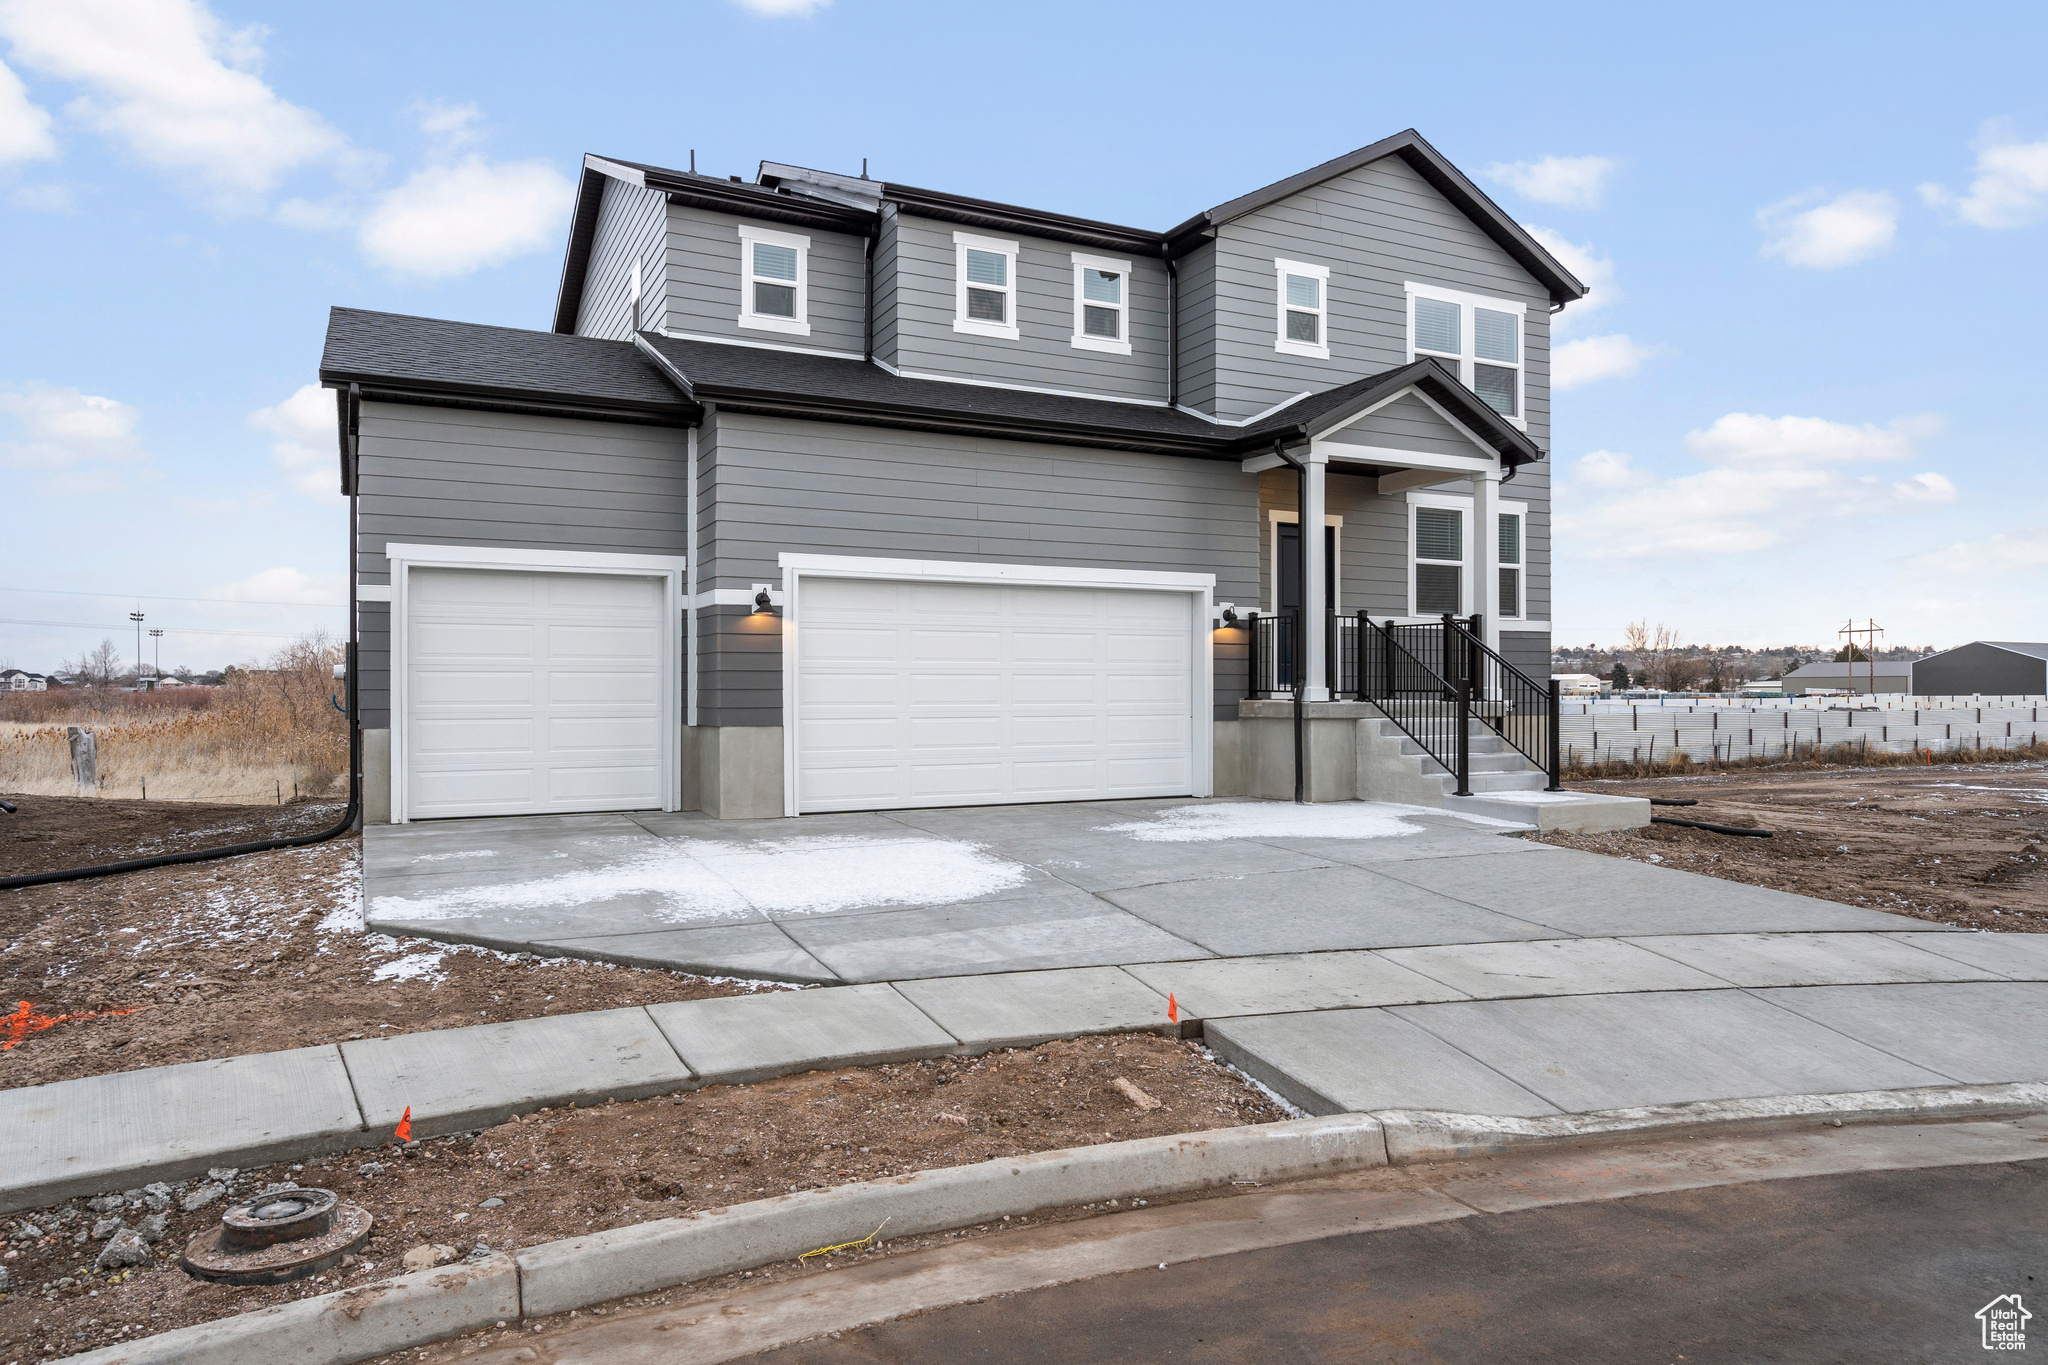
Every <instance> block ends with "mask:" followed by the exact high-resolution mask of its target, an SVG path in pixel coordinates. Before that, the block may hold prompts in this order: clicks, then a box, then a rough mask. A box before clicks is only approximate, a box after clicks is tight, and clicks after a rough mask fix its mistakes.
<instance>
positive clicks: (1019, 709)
mask: <svg viewBox="0 0 2048 1365" xmlns="http://www.w3.org/2000/svg"><path fill="white" fill-rule="evenodd" d="M801 593H802V596H801V602H800V609H799V612H798V621H797V663H796V668H797V715H798V727H797V740H796V742H797V746H798V751H797V758H796V763H797V774H796V789H797V804H798V808H799V809H800V810H859V809H876V808H888V807H891V806H916V805H926V806H930V805H946V804H970V803H993V802H1003V801H1058V800H1077V799H1089V798H1095V797H1104V796H1121V795H1135V794H1141V792H1142V794H1145V795H1162V796H1170V795H1178V794H1183V793H1186V792H1188V791H1190V790H1191V789H1192V774H1193V771H1194V755H1193V748H1192V746H1193V744H1194V742H1195V738H1196V735H1197V731H1198V727H1197V726H1196V725H1195V723H1194V717H1193V715H1192V706H1193V698H1194V696H1195V689H1194V682H1193V678H1192V672H1191V670H1192V667H1193V663H1192V659H1191V650H1190V649H1189V643H1190V635H1189V631H1190V628H1191V626H1192V622H1193V611H1192V608H1191V607H1190V606H1189V603H1188V599H1187V597H1186V596H1185V595H1184V594H1172V593H1141V592H1132V591H1125V590H1109V589H1093V588H1045V587H1008V586H999V587H990V586H985V585H961V584H944V583H926V582H906V583H902V584H897V585H890V584H884V583H875V582H860V583H848V582H846V581H842V580H832V579H810V578H807V579H805V580H804V584H803V587H802V589H801ZM856 613H857V614H858V615H859V616H860V620H859V622H858V623H857V624H856V623H855V622H854V621H852V620H850V619H849V618H850V617H851V616H853V615H854V614H856ZM1120 636H1124V637H1129V638H1119V637H1120ZM854 637H859V638H861V639H862V640H863V642H864V643H863V645H862V649H863V651H864V652H863V654H862V655H861V656H860V658H859V660H858V662H862V663H869V662H871V663H873V664H874V665H875V666H874V667H872V668H862V667H849V666H848V664H849V663H850V662H854V661H852V660H848V659H846V658H845V657H843V656H844V654H845V653H846V652H847V644H846V641H847V640H848V639H849V638H854ZM1203 738H1204V739H1206V733H1205V732H1204V733H1203ZM1119 758H1125V759H1130V760H1133V761H1134V762H1135V765H1136V766H1130V765H1126V766H1125V767H1124V768H1122V769H1117V768H1115V767H1113V766H1112V765H1113V763H1114V762H1115V761H1116V760H1117V759H1119Z"/></svg>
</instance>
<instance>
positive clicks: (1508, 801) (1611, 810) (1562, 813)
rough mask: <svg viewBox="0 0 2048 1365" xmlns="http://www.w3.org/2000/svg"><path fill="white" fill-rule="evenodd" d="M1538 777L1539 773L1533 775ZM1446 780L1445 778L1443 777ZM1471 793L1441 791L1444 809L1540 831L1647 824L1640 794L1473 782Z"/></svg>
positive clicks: (1581, 831) (1588, 830)
mask: <svg viewBox="0 0 2048 1365" xmlns="http://www.w3.org/2000/svg"><path fill="white" fill-rule="evenodd" d="M1532 775H1533V776H1536V777H1538V778H1539V779H1540V778H1541V776H1542V774H1540V773H1538V774H1532ZM1446 781H1447V782H1448V779H1446ZM1473 786H1474V790H1473V794H1472V795H1470V796H1452V795H1451V794H1450V793H1449V792H1448V791H1446V792H1445V794H1444V807H1443V808H1444V809H1445V810H1447V811H1455V812H1457V813H1458V814H1460V815H1478V816H1483V817H1485V818H1486V819H1489V820H1509V821H1513V822H1514V823H1516V824H1519V825H1523V826H1526V827H1527V828H1529V829H1533V830H1537V831H1539V832H1542V833H1549V832H1551V831H1554V830H1561V831H1567V832H1570V833H1574V834H1602V833H1606V832H1607V831H1609V830H1617V829H1641V828H1642V827H1643V826H1645V825H1647V824H1649V823H1650V803H1649V802H1648V801H1647V800H1645V799H1644V798H1642V797H1640V796H1606V795H1601V794H1597V793H1593V792H1547V791H1544V790H1543V789H1542V785H1541V783H1540V781H1539V783H1538V785H1537V786H1535V787H1532V788H1529V789H1527V790H1526V791H1523V792H1501V791H1494V792H1484V791H1481V790H1479V788H1478V784H1477V782H1476V781H1475V782H1474V784H1473Z"/></svg>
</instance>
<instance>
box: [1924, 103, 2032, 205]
mask: <svg viewBox="0 0 2048 1365" xmlns="http://www.w3.org/2000/svg"><path fill="white" fill-rule="evenodd" d="M1975 145H1976V149H1977V166H1976V170H1977V178H1976V179H1975V180H1972V181H1971V182H1970V188H1969V191H1968V193H1966V194H1964V195H1962V196H1960V197H1958V196H1957V195H1955V194H1954V193H1952V192H1951V191H1950V190H1949V189H1948V188H1947V187H1946V186H1944V185H1922V186H1921V187H1920V198H1921V201H1922V202H1923V203H1925V204H1926V205H1927V206H1928V207H1929V208H1934V209H1941V210H1943V211H1945V212H1947V213H1948V214H1949V215H1950V216H1951V217H1953V218H1956V219H1958V220H1960V221H1962V222H1965V223H1974V224H1975V225H1976V226H1978V227H1986V228H2016V227H2026V226H2027V225H2028V224H2030V223H2034V222H2038V221H2039V220H2040V219H2041V218H2042V216H2043V215H2044V213H2048V138H2043V139H2042V140H2041V141H2039V142H2022V141H2020V140H2019V136H2018V134H2016V133H2015V132H2014V131H2013V128H2012V125H2011V123H2009V122H2008V121H2006V120H2004V119H1993V120H1992V121H1991V122H1989V123H1986V124H1985V125H1984V128H1983V131H1982V132H1981V133H1979V134H1978V137H1977V141H1976V144H1975Z"/></svg>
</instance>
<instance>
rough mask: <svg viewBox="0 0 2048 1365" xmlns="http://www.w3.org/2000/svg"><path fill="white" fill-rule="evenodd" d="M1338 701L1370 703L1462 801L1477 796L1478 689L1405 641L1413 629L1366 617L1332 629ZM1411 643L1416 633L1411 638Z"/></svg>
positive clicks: (1333, 679) (1333, 682)
mask: <svg viewBox="0 0 2048 1365" xmlns="http://www.w3.org/2000/svg"><path fill="white" fill-rule="evenodd" d="M1330 628H1331V632H1332V634H1333V635H1334V636H1336V637H1337V641H1336V643H1335V644H1334V645H1333V647H1332V649H1331V651H1330V654H1331V666H1332V667H1331V671H1332V674H1333V676H1332V677H1331V680H1330V681H1331V690H1332V692H1333V693H1334V694H1335V695H1338V696H1348V697H1351V698H1353V699H1355V700H1358V701H1369V702H1371V703H1372V704H1373V705H1374V706H1376V707H1378V708H1379V712H1380V714H1381V715H1383V716H1385V717H1386V718H1387V719H1388V720H1390V721H1392V722H1394V725H1395V726H1396V727H1397V728H1398V729H1399V730H1400V731H1401V733H1402V734H1404V735H1406V736H1408V738H1410V739H1412V740H1414V741H1415V743H1416V745H1417V746H1418V747H1420V748H1421V750H1422V751H1423V752H1424V753H1426V754H1428V755H1429V756H1430V757H1431V758H1433V759H1435V760H1436V761H1437V763H1438V764H1440V765H1441V766H1442V767H1443V770H1444V771H1445V772H1447V773H1449V774H1451V776H1452V777H1454V778H1455V779H1456V780H1457V792H1456V795H1458V796H1470V795H1471V794H1472V743H1471V739H1472V706H1473V702H1472V687H1471V683H1470V682H1469V680H1465V679H1462V678H1459V677H1458V676H1457V675H1456V674H1455V673H1450V674H1446V673H1443V672H1439V671H1438V670H1437V669H1436V668H1434V667H1432V666H1431V665H1430V664H1429V663H1427V662H1425V658H1426V656H1425V655H1421V654H1418V653H1417V652H1416V651H1415V650H1413V649H1411V648H1410V647H1409V645H1408V643H1407V642H1406V641H1405V640H1404V639H1403V633H1404V632H1408V628H1407V627H1403V626H1397V625H1395V624H1394V623H1393V622H1392V621H1386V622H1383V623H1381V624H1380V625H1377V626H1376V625H1374V624H1372V622H1371V621H1369V620H1368V619H1367V618H1366V615H1365V613H1364V612H1360V613H1358V615H1357V616H1356V617H1355V618H1348V619H1347V618H1338V619H1337V620H1334V621H1332V622H1331V623H1330ZM1408 633H1409V634H1410V636H1411V638H1417V639H1419V638H1420V637H1414V636H1413V634H1412V632H1408Z"/></svg>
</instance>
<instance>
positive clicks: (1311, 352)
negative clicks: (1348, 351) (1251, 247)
mask: <svg viewBox="0 0 2048 1365" xmlns="http://www.w3.org/2000/svg"><path fill="white" fill-rule="evenodd" d="M1273 274H1274V276H1275V292H1276V300H1275V302H1276V303H1277V305H1278V314H1279V316H1278V318H1277V320H1276V321H1277V333H1276V335H1275V336H1274V338H1273V349H1274V350H1276V351H1278V352H1280V353H1281V354H1282V355H1300V356H1311V357H1313V358H1315V359H1317V360H1328V359H1329V358H1330V268H1329V267H1328V266H1326V265H1311V264H1309V263H1308V262H1306V261H1289V260H1282V259H1279V258H1275V260H1274V261H1273Z"/></svg>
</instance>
